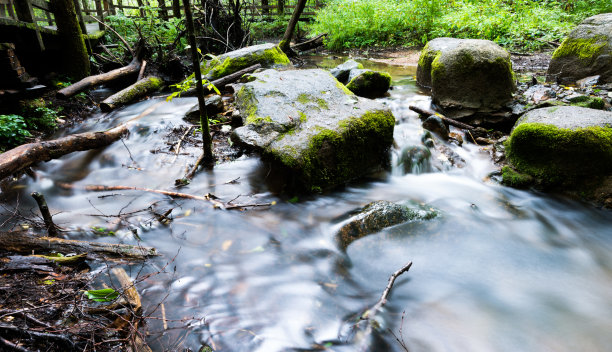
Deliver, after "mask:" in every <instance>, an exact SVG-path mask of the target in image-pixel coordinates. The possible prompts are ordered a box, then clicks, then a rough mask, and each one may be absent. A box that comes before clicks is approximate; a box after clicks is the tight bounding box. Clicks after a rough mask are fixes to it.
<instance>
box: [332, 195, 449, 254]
mask: <svg viewBox="0 0 612 352" xmlns="http://www.w3.org/2000/svg"><path fill="white" fill-rule="evenodd" d="M354 213H356V214H355V215H354V216H352V217H351V218H349V219H348V220H346V223H345V224H344V225H343V226H342V227H341V228H340V230H339V231H338V233H337V234H336V241H337V242H338V245H339V246H340V247H341V248H342V249H346V248H347V247H348V246H349V245H350V244H351V243H352V242H354V241H355V240H358V239H360V238H362V237H365V236H367V235H370V234H373V233H376V232H379V231H381V230H383V229H385V228H387V227H391V226H394V225H399V224H402V223H405V222H408V221H417V220H430V219H433V218H435V217H436V216H438V212H437V211H436V210H435V209H433V208H431V207H425V206H416V205H412V206H408V205H403V204H396V203H392V202H388V201H385V200H379V201H376V202H372V203H370V204H368V205H366V206H365V207H363V208H361V209H358V210H357V211H355V212H354Z"/></svg>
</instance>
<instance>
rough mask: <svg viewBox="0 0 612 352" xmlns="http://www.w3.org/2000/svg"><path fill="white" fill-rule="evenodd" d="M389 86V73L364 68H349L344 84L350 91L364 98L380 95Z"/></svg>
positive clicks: (383, 93)
mask: <svg viewBox="0 0 612 352" xmlns="http://www.w3.org/2000/svg"><path fill="white" fill-rule="evenodd" d="M390 87H391V75H390V74H388V73H387V72H379V71H373V70H365V69H355V70H351V72H350V74H349V78H348V84H347V85H346V88H348V89H349V90H350V91H351V92H353V93H355V94H357V95H359V96H360V97H366V98H377V97H382V96H383V95H385V93H387V91H388V90H389V88H390Z"/></svg>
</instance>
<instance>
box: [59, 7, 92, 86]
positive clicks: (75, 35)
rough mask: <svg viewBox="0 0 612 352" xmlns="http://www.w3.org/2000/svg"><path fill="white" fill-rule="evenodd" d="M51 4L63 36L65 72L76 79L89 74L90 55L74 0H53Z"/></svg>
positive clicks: (60, 33)
mask: <svg viewBox="0 0 612 352" xmlns="http://www.w3.org/2000/svg"><path fill="white" fill-rule="evenodd" d="M51 4H52V6H53V11H54V14H55V22H56V24H57V32H58V34H59V35H60V37H61V38H62V41H61V42H62V58H63V62H64V68H63V69H64V72H65V73H66V74H68V75H69V76H71V77H72V78H75V79H81V78H83V77H87V76H89V72H90V68H89V56H88V55H87V47H86V46H85V40H84V39H83V33H82V32H81V26H80V25H79V20H78V17H77V13H76V10H75V8H74V3H73V1H72V0H51Z"/></svg>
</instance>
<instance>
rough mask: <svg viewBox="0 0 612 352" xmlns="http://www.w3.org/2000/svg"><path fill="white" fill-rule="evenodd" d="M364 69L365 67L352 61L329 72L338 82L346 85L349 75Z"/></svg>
mask: <svg viewBox="0 0 612 352" xmlns="http://www.w3.org/2000/svg"><path fill="white" fill-rule="evenodd" d="M361 69H363V65H362V64H360V63H359V62H357V61H355V60H353V59H350V60H347V61H346V62H344V63H342V64H340V65H338V66H336V67H334V68H332V69H331V70H330V71H329V72H331V74H332V76H334V77H335V78H336V79H337V80H338V81H340V82H342V83H344V84H346V83H348V80H349V75H350V74H351V71H352V70H361Z"/></svg>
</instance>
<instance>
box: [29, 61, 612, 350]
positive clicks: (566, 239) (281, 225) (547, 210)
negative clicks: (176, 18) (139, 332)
mask: <svg viewBox="0 0 612 352" xmlns="http://www.w3.org/2000/svg"><path fill="white" fill-rule="evenodd" d="M318 60H319V61H317V63H318V65H319V66H323V67H332V66H335V65H336V64H337V63H340V61H341V60H337V61H334V60H331V61H329V60H323V59H318ZM368 65H370V64H368ZM371 65H372V66H371V67H374V68H378V69H380V68H384V69H387V70H392V69H394V68H390V67H384V66H382V65H381V64H371ZM392 74H393V77H394V82H395V84H396V85H397V86H396V87H395V89H393V90H392V91H391V92H390V95H389V96H388V97H387V98H384V99H382V100H383V101H384V102H385V103H386V104H388V105H389V106H390V108H391V109H392V110H393V111H394V114H395V116H396V118H397V120H398V125H397V126H396V129H395V141H396V144H397V147H396V148H395V149H394V152H393V155H394V158H398V157H399V155H401V154H400V151H401V150H402V148H403V147H406V146H410V145H416V146H419V145H422V142H421V140H422V138H421V137H422V134H423V132H424V131H423V129H422V128H421V126H420V121H419V120H418V119H417V117H416V114H414V113H412V112H411V111H410V110H408V105H410V104H416V105H420V106H423V107H425V106H427V105H428V104H429V98H428V97H427V96H426V95H423V94H421V93H420V92H419V90H418V89H417V88H416V87H415V85H414V81H413V79H412V78H411V76H412V75H413V72H412V71H410V70H405V69H401V68H400V69H397V71H392ZM194 102H195V99H194V98H191V99H175V100H173V101H172V102H170V103H162V104H159V103H160V101H159V100H151V101H146V102H142V103H139V104H135V105H132V106H129V107H126V108H124V109H121V110H118V111H116V112H113V113H111V114H107V115H105V114H100V115H98V116H95V117H93V118H91V119H89V120H88V121H87V122H86V123H84V124H83V125H81V126H79V127H78V128H76V130H75V132H76V131H85V130H100V129H105V128H108V127H110V126H113V125H116V124H118V123H121V122H125V121H128V120H130V119H132V118H134V117H137V116H138V115H140V114H142V113H143V111H147V109H151V108H152V107H153V106H156V104H157V106H156V107H155V109H153V111H152V112H151V113H150V114H148V115H147V116H145V117H142V118H141V119H139V120H138V121H137V123H136V126H135V127H134V128H133V129H132V131H131V134H130V136H129V138H127V139H126V140H125V141H124V143H125V144H123V143H115V144H113V145H111V146H109V147H107V148H104V149H101V150H99V151H95V152H85V153H76V154H72V155H68V156H65V157H63V158H61V159H59V160H54V161H51V162H49V163H46V164H45V165H42V166H41V167H40V169H39V170H38V173H39V175H40V177H39V179H38V180H37V181H28V183H27V185H26V187H25V188H24V189H23V190H20V202H21V206H22V207H24V208H28V207H30V208H31V207H33V203H32V202H31V201H30V200H29V199H28V197H27V196H26V195H27V194H29V192H32V191H35V190H44V192H45V193H46V194H48V195H49V196H48V199H49V203H50V207H51V208H52V209H54V210H58V211H59V210H61V211H62V213H60V214H58V215H56V220H57V221H58V222H59V223H60V224H64V225H66V226H70V227H72V228H73V229H75V230H77V229H80V230H85V231H84V232H83V231H79V232H77V231H75V236H78V237H83V236H88V235H87V231H86V230H87V229H90V228H91V227H93V226H103V227H113V228H116V229H117V230H118V231H117V234H118V235H117V237H114V238H105V239H102V240H107V241H116V242H119V241H124V242H128V243H133V242H135V241H136V239H135V237H134V236H133V235H132V231H131V230H133V229H134V228H135V229H136V231H137V232H138V234H139V237H140V238H141V239H142V242H143V244H144V245H147V246H154V247H157V248H158V250H159V251H160V252H162V253H163V254H164V258H162V259H159V260H154V261H152V262H150V263H149V264H147V266H146V268H145V270H144V271H142V273H148V272H156V271H158V270H160V268H162V267H164V265H165V264H166V263H168V262H170V264H169V266H167V267H166V268H165V270H164V271H165V273H161V274H157V275H155V276H152V277H150V278H148V279H147V280H145V281H144V282H142V284H141V286H140V289H141V290H142V292H143V293H144V295H143V298H144V300H145V304H146V305H147V310H146V312H147V313H148V314H152V316H155V317H158V318H160V317H161V313H160V308H159V303H160V302H161V301H163V302H164V307H165V313H166V317H167V319H169V320H168V325H169V328H168V330H163V327H162V326H163V324H162V323H161V321H160V320H151V321H149V322H148V328H149V329H150V330H151V331H153V332H155V331H158V333H157V334H155V333H153V334H152V335H151V337H150V343H151V345H152V346H154V347H155V349H156V350H162V349H164V348H165V349H171V350H172V349H179V344H178V343H180V347H181V348H183V347H189V348H191V349H192V350H198V349H199V348H200V346H201V345H202V344H208V345H210V346H214V348H215V350H217V351H291V350H312V349H316V348H319V347H320V348H325V346H331V347H330V349H331V350H337V351H354V350H356V349H357V347H356V346H355V345H351V344H350V337H352V336H354V335H352V332H351V329H350V327H351V326H352V325H353V323H354V322H355V319H356V317H358V316H359V314H360V313H362V312H363V311H364V310H365V309H366V308H368V307H369V306H371V305H372V304H374V303H375V302H376V301H377V300H378V298H379V297H380V294H381V293H382V290H383V289H384V287H385V286H386V283H387V279H388V276H389V275H390V273H392V272H393V271H395V270H397V269H398V268H400V267H401V266H403V265H404V264H405V263H406V262H407V261H413V262H414V266H413V267H412V269H411V271H410V272H409V273H407V274H405V275H404V276H402V277H401V278H400V279H399V280H398V281H397V282H396V285H395V288H394V291H393V293H392V295H391V299H390V301H389V303H388V305H387V307H386V309H385V313H384V320H385V322H386V323H387V324H388V325H387V327H388V328H389V329H391V330H392V331H393V332H394V333H395V334H396V335H398V336H399V329H400V328H401V329H402V337H401V339H402V340H403V342H404V343H405V344H406V346H407V347H408V349H409V350H410V351H411V352H413V351H517V350H520V351H576V350H579V351H605V350H607V349H609V346H610V345H612V335H610V334H609V332H610V331H611V330H612V304H610V302H611V301H612V285H611V282H612V270H611V269H612V260H611V258H612V256H611V255H610V253H612V251H611V249H612V236H610V235H611V234H612V233H611V231H610V229H611V228H612V217H610V213H609V212H605V211H601V210H597V209H594V208H592V207H590V206H589V205H586V204H582V203H578V202H574V201H569V200H566V199H562V198H556V197H553V196H549V195H542V194H537V193H531V192H525V191H519V190H513V189H508V188H505V187H501V186H498V185H495V184H491V183H488V182H485V181H483V178H484V177H485V176H486V175H487V174H488V173H490V172H491V171H492V170H494V169H495V166H494V165H492V164H491V162H490V160H489V157H488V155H487V154H486V153H485V152H483V151H481V150H480V149H479V148H478V147H477V146H473V145H469V144H465V145H464V146H463V147H458V146H456V145H449V146H448V147H449V148H451V149H452V150H453V151H454V152H456V153H458V154H460V155H461V157H462V158H463V159H464V160H465V161H466V165H465V167H463V168H457V167H448V168H445V169H443V172H430V173H421V174H418V173H408V174H406V172H404V171H403V170H402V171H401V172H398V168H396V169H395V170H393V171H392V172H390V173H388V174H384V175H382V176H381V177H379V178H377V179H373V180H370V181H362V182H358V183H354V184H352V185H350V186H348V187H346V188H344V189H340V190H337V191H335V192H332V193H329V194H326V195H322V196H311V197H303V198H301V199H298V202H297V203H292V202H289V201H287V200H286V199H283V198H279V197H278V196H276V195H274V194H273V193H271V192H270V191H269V190H268V189H267V187H266V186H265V183H264V182H262V178H265V177H266V175H265V174H263V175H262V174H261V169H262V163H261V162H260V161H259V160H258V159H257V158H256V157H247V156H245V157H242V158H240V159H238V160H236V161H233V162H230V163H225V164H221V165H218V166H216V167H215V168H214V170H213V171H210V172H201V173H199V174H198V175H197V176H196V177H195V179H194V180H193V182H192V183H191V184H190V185H188V186H187V187H186V188H184V189H182V190H181V191H182V192H185V193H191V194H199V195H202V194H206V193H214V194H215V195H216V196H218V197H220V198H221V199H222V200H225V201H228V200H230V199H233V198H234V197H237V196H240V197H242V199H245V201H248V200H252V201H257V202H271V201H277V202H278V203H277V205H275V206H273V207H271V208H269V209H267V208H260V209H253V210H249V211H245V212H235V211H222V210H214V209H213V208H212V206H211V205H210V204H208V203H206V202H200V201H192V200H179V199H175V200H169V199H168V198H166V197H164V196H161V195H157V194H151V193H143V192H134V191H117V192H103V193H92V192H88V191H85V190H83V189H82V186H85V185H89V184H104V185H125V186H144V187H148V188H154V189H170V188H171V185H173V184H174V180H175V179H176V178H179V177H181V175H182V174H183V172H184V169H185V167H186V166H187V165H188V163H189V162H190V161H191V160H192V159H190V158H188V157H187V156H182V155H179V156H178V157H177V159H176V161H174V162H172V159H173V156H172V155H166V154H163V153H161V154H160V153H152V152H151V150H167V149H168V146H167V145H165V142H164V139H163V138H161V137H163V136H164V135H165V134H166V133H168V131H170V130H171V129H172V128H173V127H175V126H178V125H180V124H182V123H183V121H182V119H181V117H182V114H184V112H185V111H187V109H188V108H189V107H190V106H191V105H192V104H194ZM436 143H442V142H440V141H436ZM128 151H129V152H128ZM186 151H187V152H188V153H191V154H196V153H198V151H197V150H195V149H194V148H192V149H190V148H189V147H187V148H186ZM436 155H437V154H436V152H435V151H434V152H432V156H431V158H435V157H436ZM395 161H396V162H395V163H394V165H397V160H395ZM429 171H436V170H434V169H431V170H429ZM236 179H237V181H235V182H228V181H231V180H236ZM60 182H62V183H66V182H67V183H71V184H73V185H74V187H73V188H71V189H69V190H67V189H63V188H59V187H57V185H58V183H60ZM376 200H388V201H393V202H400V201H413V202H418V203H426V204H429V205H431V206H433V207H435V208H437V209H439V210H440V212H441V216H440V217H439V218H438V219H436V220H435V221H429V222H415V223H408V224H404V225H398V226H395V227H392V228H389V229H386V230H384V231H381V232H380V233H378V234H374V235H370V236H367V237H365V238H362V239H360V240H359V241H356V242H354V243H353V244H351V245H350V246H349V247H348V249H347V251H346V253H345V252H342V251H340V250H339V249H338V247H337V245H336V244H335V242H334V235H335V234H334V229H335V227H334V226H335V220H334V219H337V218H338V217H339V216H342V215H343V214H346V213H348V212H350V211H351V210H354V209H356V208H359V207H361V206H363V205H364V204H367V203H369V202H371V201H376ZM150 206H153V207H154V208H155V209H157V208H159V209H164V210H165V209H170V208H172V209H173V211H172V216H173V217H174V221H173V222H172V223H171V224H169V225H168V226H161V225H159V224H157V223H156V222H154V221H153V222H151V221H150V220H151V218H152V215H151V214H150V213H148V212H143V213H138V214H137V215H135V216H133V217H131V218H130V220H129V222H130V224H129V226H128V224H125V223H116V222H113V220H112V218H107V217H104V216H101V215H113V214H118V213H120V212H121V213H124V214H126V213H129V212H135V211H138V210H142V209H147V208H148V207H150ZM130 226H132V228H130ZM137 272H138V271H137V270H136V269H135V268H133V269H132V275H136V273H137ZM181 319H187V320H186V321H181ZM187 322H188V323H189V326H190V329H189V330H185V329H182V327H184V326H185V324H186V323H187ZM177 327H178V328H179V329H174V328H177ZM380 338H381V339H382V341H383V342H384V343H383V342H380V340H379V344H375V345H374V346H373V347H372V348H371V350H372V351H380V350H387V349H389V350H391V351H402V350H403V349H402V347H401V346H400V344H398V343H397V342H396V341H395V338H394V337H393V336H392V335H391V334H389V333H388V332H387V331H385V330H383V331H382V334H381V335H380ZM385 345H386V346H387V347H384V346H385Z"/></svg>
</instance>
